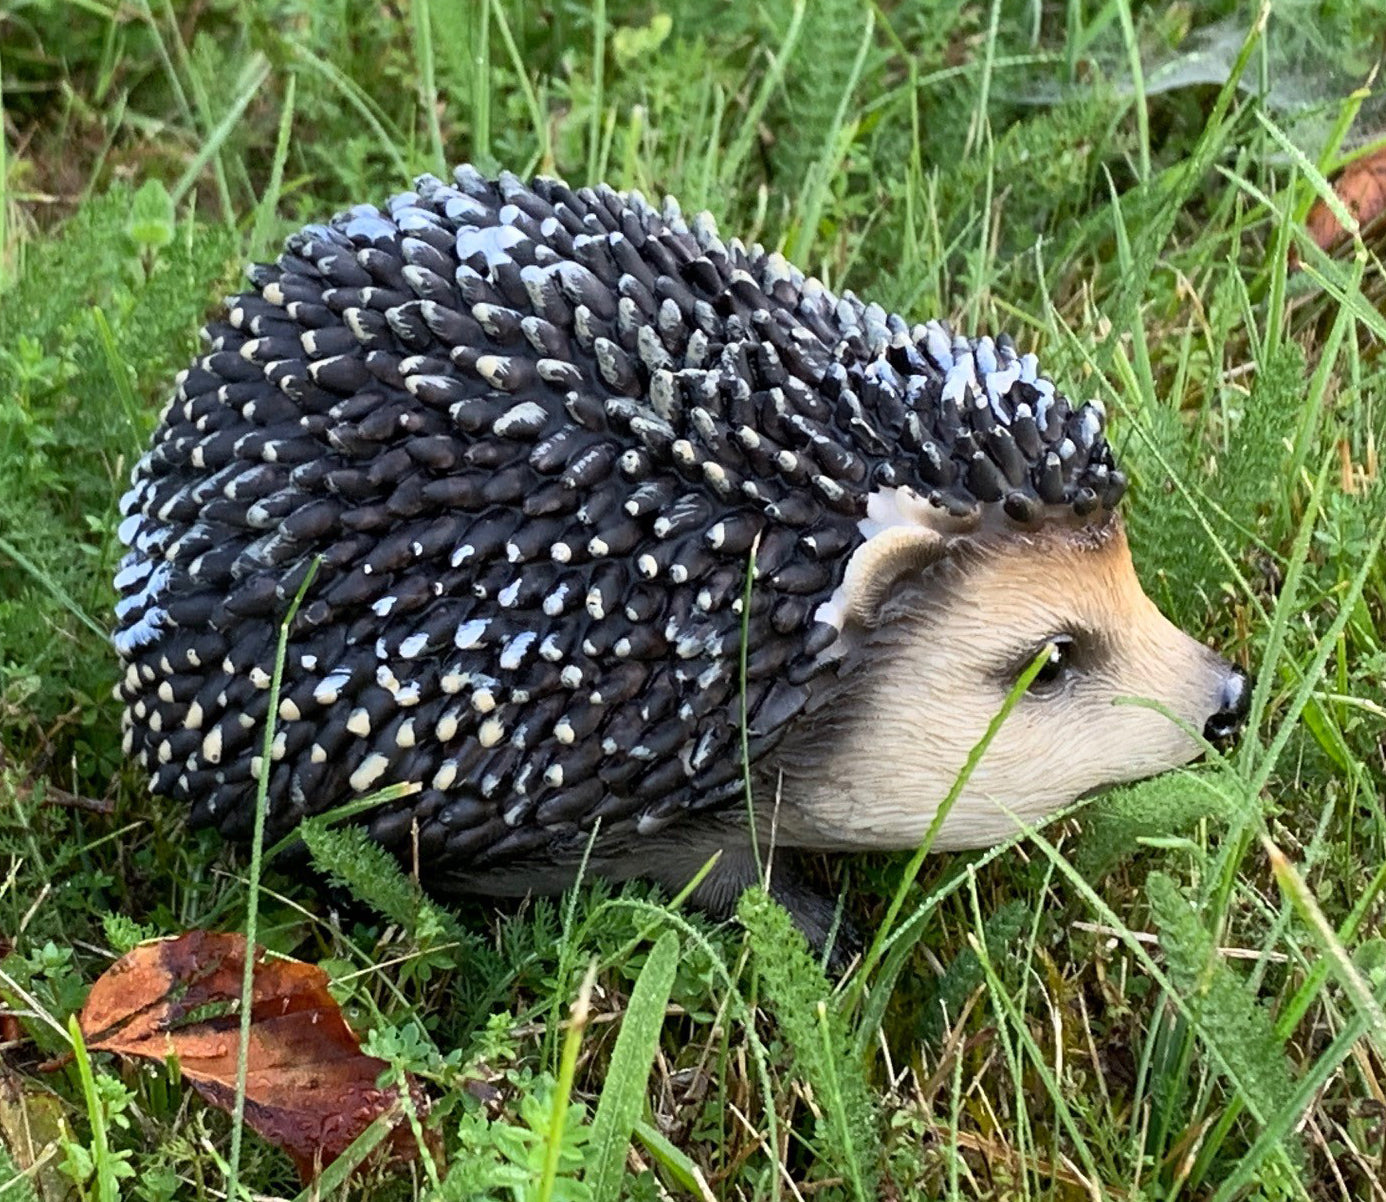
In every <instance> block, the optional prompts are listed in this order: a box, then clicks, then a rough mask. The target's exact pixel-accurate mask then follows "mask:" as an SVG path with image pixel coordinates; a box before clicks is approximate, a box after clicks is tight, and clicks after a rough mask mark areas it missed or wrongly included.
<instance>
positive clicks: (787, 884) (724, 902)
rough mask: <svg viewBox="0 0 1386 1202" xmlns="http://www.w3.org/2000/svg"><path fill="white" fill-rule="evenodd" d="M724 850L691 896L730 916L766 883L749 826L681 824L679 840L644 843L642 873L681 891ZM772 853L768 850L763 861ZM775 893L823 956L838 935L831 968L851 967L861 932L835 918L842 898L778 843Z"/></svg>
mask: <svg viewBox="0 0 1386 1202" xmlns="http://www.w3.org/2000/svg"><path fill="white" fill-rule="evenodd" d="M651 843H653V841H651ZM719 851H720V852H721V853H722V854H721V856H720V858H719V859H718V861H717V863H716V864H714V865H713V866H712V869H711V870H710V871H709V872H708V874H707V876H706V877H704V878H703V880H702V881H701V882H700V883H699V885H698V887H697V888H696V889H695V890H694V891H693V892H692V894H690V895H689V901H691V902H692V903H693V905H695V906H697V907H698V909H700V910H702V911H703V912H704V913H705V914H707V915H708V916H709V917H710V918H715V919H729V918H731V917H733V916H734V915H735V913H736V903H737V900H738V899H739V898H740V897H741V894H742V892H743V891H745V890H746V889H749V888H750V887H751V886H752V885H756V884H759V883H760V866H759V865H758V863H757V858H756V856H755V854H754V852H753V851H752V849H751V843H750V839H749V838H748V837H747V835H746V832H745V830H744V829H743V828H740V827H736V826H733V825H728V824H726V823H709V824H707V825H706V826H704V827H699V826H685V827H680V828H679V830H678V842H677V843H675V842H674V841H673V840H672V839H670V840H668V841H661V843H660V844H658V845H654V846H645V845H642V846H641V849H640V862H641V865H642V867H641V869H640V875H641V876H643V877H646V878H648V879H649V880H652V881H655V882H657V883H658V884H661V885H663V886H664V887H665V888H666V889H668V890H670V891H671V892H674V893H677V892H678V891H679V890H681V889H683V888H684V887H685V886H686V885H687V884H688V882H689V881H691V880H692V879H693V878H694V877H695V876H696V875H697V874H698V872H699V871H701V869H702V867H703V865H704V864H706V863H707V862H708V860H710V859H711V858H712V856H713V855H714V854H716V853H717V852H719ZM766 855H767V853H766V851H765V850H764V849H762V856H761V860H762V862H763V861H764V860H765V858H766ZM770 896H771V897H773V898H774V899H775V900H776V901H777V902H779V903H780V905H782V906H783V907H784V908H785V909H786V910H788V911H789V915H790V917H791V918H793V919H794V925H795V926H797V927H798V928H799V929H800V930H801V931H802V932H803V933H804V936H805V937H806V938H807V939H808V941H809V946H810V947H812V948H813V950H814V952H815V953H816V954H818V955H820V956H821V955H822V954H823V951H824V949H825V948H827V947H828V940H829V939H830V938H831V939H832V940H833V944H832V948H831V951H830V952H829V955H828V967H829V969H830V970H831V971H832V972H833V973H834V974H840V973H842V972H845V971H846V969H847V967H848V965H849V964H850V963H851V961H852V959H853V957H854V956H855V955H856V954H857V952H859V951H860V950H861V946H860V945H861V940H860V937H859V936H858V935H857V932H856V931H855V929H854V928H853V927H852V924H851V923H850V922H848V921H847V920H846V918H845V917H844V918H843V919H842V921H840V922H837V923H836V924H835V923H834V919H835V918H836V915H837V905H836V903H835V902H834V900H833V899H832V898H831V897H828V896H827V895H826V894H824V893H822V892H820V891H819V890H817V889H815V888H813V886H811V885H809V884H808V883H807V882H806V881H805V880H804V877H803V875H802V873H801V871H800V868H799V864H798V862H797V857H796V856H795V855H794V853H793V852H791V851H788V850H786V849H785V848H776V849H775V850H774V852H773V856H772V858H771V871H770ZM835 925H836V931H834V926H835Z"/></svg>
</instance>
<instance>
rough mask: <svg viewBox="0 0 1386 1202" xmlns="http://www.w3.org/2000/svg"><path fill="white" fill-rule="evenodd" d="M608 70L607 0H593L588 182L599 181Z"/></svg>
mask: <svg viewBox="0 0 1386 1202" xmlns="http://www.w3.org/2000/svg"><path fill="white" fill-rule="evenodd" d="M605 71H606V0H592V112H591V115H590V117H589V118H588V128H587V183H588V184H595V183H596V182H597V170H598V166H599V165H600V163H601V146H602V104H603V98H602V89H603V86H604V82H605Z"/></svg>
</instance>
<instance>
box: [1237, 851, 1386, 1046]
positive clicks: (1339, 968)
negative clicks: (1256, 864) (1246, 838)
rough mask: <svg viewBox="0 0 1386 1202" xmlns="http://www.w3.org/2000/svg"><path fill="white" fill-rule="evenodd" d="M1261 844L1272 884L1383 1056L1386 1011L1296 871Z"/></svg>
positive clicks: (1281, 853) (1385, 1043)
mask: <svg viewBox="0 0 1386 1202" xmlns="http://www.w3.org/2000/svg"><path fill="white" fill-rule="evenodd" d="M1261 845H1262V846H1263V847H1264V848H1265V850H1266V855H1267V857H1268V858H1269V859H1270V866H1271V871H1272V872H1273V873H1274V874H1275V880H1276V883H1277V884H1278V885H1279V886H1280V891H1281V892H1282V893H1283V894H1284V895H1285V897H1286V898H1287V899H1288V901H1289V902H1290V904H1291V905H1292V906H1294V908H1295V910H1296V912H1297V913H1298V914H1299V916H1300V918H1301V919H1302V920H1303V921H1304V924H1305V925H1306V926H1307V927H1308V928H1309V931H1310V934H1312V935H1313V937H1314V942H1315V943H1316V944H1317V945H1318V948H1319V951H1320V952H1322V953H1323V955H1324V956H1325V957H1326V958H1327V960H1328V964H1329V968H1330V969H1331V971H1332V973H1333V975H1334V976H1335V977H1337V978H1338V983H1339V984H1340V985H1341V986H1342V987H1343V990H1344V991H1345V992H1346V993H1347V995H1348V996H1349V997H1350V998H1351V999H1352V1001H1353V1005H1355V1006H1356V1007H1357V1012H1358V1013H1359V1014H1360V1015H1361V1017H1362V1018H1363V1019H1364V1020H1365V1022H1366V1024H1367V1032H1368V1034H1369V1035H1370V1036H1371V1038H1372V1042H1373V1043H1374V1044H1375V1045H1376V1049H1377V1054H1378V1055H1381V1054H1383V1053H1386V1009H1383V1008H1382V1005H1381V1003H1380V1002H1379V1001H1378V1000H1377V998H1376V995H1375V994H1374V993H1373V992H1372V987H1371V986H1370V985H1369V984H1368V983H1367V981H1366V980H1365V979H1364V978H1363V976H1362V974H1361V973H1360V972H1359V971H1358V969H1357V965H1355V964H1354V963H1353V962H1352V956H1351V955H1349V953H1348V950H1347V948H1345V947H1344V946H1343V945H1342V943H1341V942H1339V940H1338V936H1337V935H1336V934H1335V933H1334V931H1333V927H1332V925H1331V924H1330V923H1329V921H1328V919H1327V918H1325V917H1324V913H1323V911H1322V910H1321V909H1320V908H1319V903H1318V902H1316V901H1315V900H1314V894H1313V891H1312V890H1311V889H1310V888H1309V886H1308V885H1307V884H1305V882H1304V878H1303V877H1302V876H1300V874H1299V872H1298V870H1297V869H1296V868H1295V866H1294V865H1293V864H1291V863H1290V861H1289V860H1288V859H1286V858H1285V853H1284V852H1282V851H1281V850H1280V848H1278V847H1277V846H1276V845H1275V844H1274V843H1273V842H1272V841H1271V840H1270V838H1269V836H1267V835H1262V836H1261Z"/></svg>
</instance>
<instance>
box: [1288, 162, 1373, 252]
mask: <svg viewBox="0 0 1386 1202" xmlns="http://www.w3.org/2000/svg"><path fill="white" fill-rule="evenodd" d="M1333 191H1335V192H1336V193H1337V194H1338V198H1339V199H1340V200H1341V201H1342V202H1343V207H1344V208H1345V209H1347V211H1348V212H1349V213H1351V214H1352V215H1353V216H1354V217H1355V218H1356V219H1357V222H1358V224H1359V225H1361V226H1362V227H1363V228H1364V229H1365V228H1366V227H1367V226H1369V225H1371V224H1372V223H1373V222H1376V221H1379V220H1381V218H1382V217H1383V216H1386V147H1383V148H1382V149H1381V150H1378V151H1376V152H1375V153H1374V154H1369V155H1366V156H1364V157H1363V158H1360V159H1357V160H1356V161H1355V162H1352V163H1349V164H1348V165H1347V166H1346V167H1345V168H1344V169H1343V171H1342V174H1340V175H1339V176H1338V178H1337V179H1335V180H1334V181H1333ZM1304 225H1305V229H1306V230H1308V232H1309V236H1310V237H1311V238H1312V239H1313V240H1314V241H1315V242H1316V243H1317V244H1318V245H1319V246H1320V247H1321V248H1322V249H1324V250H1333V249H1334V248H1335V247H1337V246H1338V245H1340V244H1341V243H1342V242H1344V241H1345V240H1346V239H1347V236H1348V234H1347V231H1346V230H1345V229H1343V227H1342V226H1341V225H1339V224H1338V219H1337V218H1336V217H1335V216H1333V210H1332V209H1330V208H1329V207H1328V205H1326V204H1325V203H1324V202H1323V200H1321V199H1320V200H1316V201H1315V202H1314V207H1313V208H1311V209H1310V210H1309V215H1308V216H1307V217H1306V218H1305V219H1304ZM1290 262H1291V266H1298V265H1299V263H1298V256H1297V255H1295V254H1294V249H1293V248H1291V261H1290Z"/></svg>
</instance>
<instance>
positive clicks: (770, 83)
mask: <svg viewBox="0 0 1386 1202" xmlns="http://www.w3.org/2000/svg"><path fill="white" fill-rule="evenodd" d="M806 3H807V0H794V7H793V9H791V10H790V14H789V26H788V28H787V29H786V30H785V33H784V38H783V40H782V41H781V42H780V45H779V48H778V49H777V50H776V51H775V53H774V54H773V55H771V57H770V64H769V66H768V67H766V69H765V74H764V75H763V76H762V77H761V81H760V87H758V88H757V89H756V94H755V98H754V99H753V100H752V101H751V107H750V108H748V109H747V110H746V116H745V119H744V120H743V121H742V122H741V127H740V129H738V130H737V134H736V138H735V140H734V141H733V142H732V144H731V146H730V147H729V148H728V149H727V152H726V153H725V154H724V155H723V156H722V165H721V167H720V169H719V170H718V173H717V177H718V182H719V183H720V184H721V185H722V187H723V188H724V189H730V188H731V187H732V185H733V183H734V182H735V179H736V176H737V173H738V172H739V171H740V170H741V164H742V163H744V162H745V161H746V156H747V155H748V154H750V152H751V146H752V144H753V143H754V141H755V139H756V136H757V133H758V131H759V128H760V121H761V118H762V117H763V116H764V115H765V109H766V106H767V105H769V103H770V98H771V97H772V96H773V95H774V94H775V92H776V90H777V89H778V88H779V86H780V84H781V83H782V82H783V80H784V71H785V66H786V64H787V63H788V62H789V60H790V58H791V57H792V56H793V54H794V47H795V46H796V45H797V44H798V41H799V31H800V30H801V29H802V28H803V24H804V9H805V7H806Z"/></svg>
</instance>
